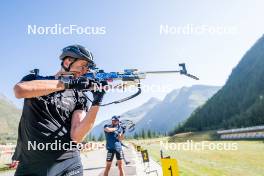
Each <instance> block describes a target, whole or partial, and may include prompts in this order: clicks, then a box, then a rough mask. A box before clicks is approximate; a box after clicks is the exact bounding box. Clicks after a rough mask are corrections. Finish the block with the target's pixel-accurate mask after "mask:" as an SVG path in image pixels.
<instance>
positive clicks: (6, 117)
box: [0, 94, 21, 139]
mask: <svg viewBox="0 0 264 176" xmlns="http://www.w3.org/2000/svg"><path fill="white" fill-rule="evenodd" d="M20 115H21V110H19V109H17V108H16V106H15V105H14V104H12V102H10V101H9V100H8V99H7V98H6V97H5V96H4V95H2V94H0V121H1V123H0V135H1V137H0V138H1V139H6V138H7V137H9V138H15V137H16V135H17V128H18V123H19V119H20Z"/></svg>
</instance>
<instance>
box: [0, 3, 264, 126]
mask: <svg viewBox="0 0 264 176" xmlns="http://www.w3.org/2000/svg"><path fill="white" fill-rule="evenodd" d="M263 6H264V2H263V1H261V0H244V1H240V0H222V1H216V0H214V1H212V0H200V1H195V0H188V1H183V0H182V1H180V0H167V1H161V0H144V1H142V0H133V1H132V0H127V1H121V0H116V1H113V0H112V1H110V0H103V1H100V0H98V1H95V0H90V1H87V0H83V1H82V0H76V1H68V0H65V1H62V0H58V1H51V0H47V1H33V0H32V1H29V0H25V1H5V2H2V3H1V7H0V15H1V17H2V21H1V28H0V38H1V44H0V46H1V69H0V71H1V74H0V93H2V94H4V95H6V96H7V97H8V98H9V99H10V100H11V101H12V102H14V103H15V104H16V105H17V106H18V107H19V108H22V103H23V100H21V99H20V100H18V99H16V98H15V97H14V94H13V90H12V88H13V86H14V85H15V83H17V82H18V81H19V80H20V79H21V78H22V77H23V76H24V75H26V74H28V73H29V71H30V70H32V69H34V68H39V69H40V74H41V75H53V74H54V73H56V72H57V71H58V70H59V69H60V61H59V58H58V57H59V55H60V52H61V49H62V48H63V47H65V46H68V45H71V44H81V45H83V46H85V47H86V48H87V49H89V50H91V51H92V53H93V55H94V56H95V62H96V63H97V66H98V67H99V68H101V69H104V70H105V71H106V72H110V71H122V70H123V69H126V68H137V69H139V70H140V71H148V70H178V64H179V63H182V62H185V63H186V66H187V69H188V71H189V72H190V73H193V74H195V75H197V76H198V77H199V78H200V80H199V81H195V80H192V79H189V78H187V77H183V76H179V75H177V74H171V75H158V76H148V77H147V79H146V80H144V81H142V84H143V85H159V86H161V87H162V86H164V87H168V89H166V91H163V92H149V91H143V93H142V94H141V95H140V96H138V97H137V98H135V99H132V100H130V101H127V102H125V103H122V104H118V105H111V106H107V107H103V108H101V111H100V113H99V115H98V118H97V121H96V123H99V122H100V121H102V120H104V119H107V118H110V117H111V116H112V115H115V114H121V113H123V112H126V111H127V110H130V109H132V108H135V107H137V106H140V105H141V104H142V103H144V102H146V101H147V100H148V99H149V98H151V97H156V98H159V99H161V100H162V99H163V98H164V96H165V95H166V94H167V93H169V92H170V91H171V90H173V89H178V88H181V87H183V86H191V85H195V84H205V85H217V86H223V85H224V84H225V82H226V80H227V79H228V76H229V75H230V73H231V71H232V69H233V68H234V67H235V66H236V65H237V64H238V62H239V61H240V59H241V58H242V57H243V55H244V54H245V52H246V51H247V50H248V49H250V47H251V46H252V45H253V44H254V43H255V42H256V41H257V40H258V39H259V38H260V37H261V36H262V35H263V31H264V23H263V22H262V21H263V20H262V17H263V16H264V11H263ZM34 25H35V26H36V28H38V29H39V30H40V31H41V30H42V29H44V28H45V27H54V26H56V25H57V26H61V27H69V26H70V25H73V26H77V27H80V28H82V29H84V28H85V27H87V28H88V29H93V30H94V31H95V32H93V33H90V34H77V32H76V31H75V32H73V33H71V34H69V33H68V34H66V33H65V34H58V33H57V34H51V33H49V32H47V34H41V32H40V33H36V34H33V32H31V33H28V27H29V26H31V27H32V26H34ZM165 27H168V28H167V29H168V31H169V32H168V31H167V32H165V31H166V30H165ZM96 28H97V29H100V31H99V32H98V31H96ZM161 29H163V30H161ZM198 29H199V30H198ZM201 29H203V30H202V31H201ZM209 29H210V30H209ZM217 29H224V30H221V31H220V32H219V31H217ZM102 31H103V32H102ZM175 31H177V32H175ZM96 32H97V33H96ZM127 95H128V94H126V93H116V94H111V93H109V94H107V95H106V97H105V102H109V101H112V100H116V99H119V98H121V97H123V96H127Z"/></svg>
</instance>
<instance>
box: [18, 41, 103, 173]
mask: <svg viewBox="0 0 264 176" xmlns="http://www.w3.org/2000/svg"><path fill="white" fill-rule="evenodd" d="M60 59H61V61H62V63H61V66H62V69H61V70H60V71H59V72H58V73H57V74H56V75H55V76H49V77H41V76H38V75H37V74H29V75H27V76H25V77H24V78H23V79H22V80H21V81H20V82H19V83H17V84H16V85H15V87H14V93H15V96H16V97H17V98H24V106H23V111H22V116H21V119H20V122H19V129H18V140H17V146H16V151H15V154H14V156H13V159H14V160H18V161H19V164H18V167H17V170H16V173H15V175H35V176H38V175H41V176H42V175H43V176H44V175H50V176H53V175H83V169H82V163H81V160H80V154H79V150H78V149H77V147H76V144H77V143H79V142H81V141H82V140H83V138H84V137H85V136H86V134H87V133H88V132H89V131H90V130H91V128H92V127H93V124H94V122H95V119H96V115H97V112H98V110H99V104H100V103H101V101H102V99H103V95H104V93H105V92H104V91H98V90H97V91H96V90H94V91H93V90H92V91H91V92H92V94H93V98H94V99H93V101H92V105H91V107H90V109H89V110H88V102H87V98H86V96H85V95H84V93H83V91H82V90H84V89H89V88H90V89H91V87H92V84H94V83H96V84H99V83H97V82H94V81H92V80H88V79H86V78H85V77H81V76H82V75H83V74H85V73H87V72H88V71H89V68H91V67H93V66H94V61H93V57H92V54H91V53H90V52H89V51H88V50H86V49H85V48H84V47H82V46H80V45H71V46H68V47H66V48H64V49H63V52H62V54H61V56H60ZM65 72H70V73H72V75H73V77H74V78H70V79H69V78H66V77H61V75H62V74H63V73H65Z"/></svg>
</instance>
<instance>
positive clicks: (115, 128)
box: [104, 116, 124, 176]
mask: <svg viewBox="0 0 264 176" xmlns="http://www.w3.org/2000/svg"><path fill="white" fill-rule="evenodd" d="M119 118H120V116H113V117H112V118H111V120H112V123H111V124H110V125H105V126H104V132H105V138H106V149H107V157H106V168H105V171H104V176H108V173H109V171H110V168H111V165H112V161H113V158H114V155H116V160H117V165H118V169H119V175H120V176H123V175H124V168H123V162H122V160H123V159H124V158H123V157H124V155H123V150H122V143H121V141H122V140H123V139H124V129H122V127H121V126H120V125H119Z"/></svg>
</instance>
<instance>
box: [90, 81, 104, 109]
mask: <svg viewBox="0 0 264 176" xmlns="http://www.w3.org/2000/svg"><path fill="white" fill-rule="evenodd" d="M92 84H93V85H94V84H97V87H101V88H102V89H99V90H98V89H95V90H94V89H92V90H91V92H92V94H93V102H92V106H99V105H100V104H101V103H102V101H103V97H104V94H105V90H104V86H106V85H107V82H106V81H101V82H94V81H93V82H92Z"/></svg>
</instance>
